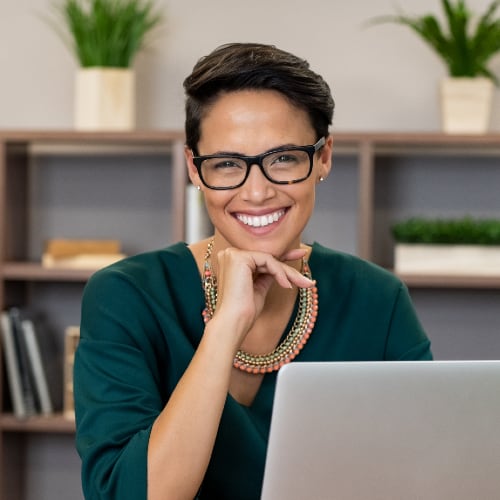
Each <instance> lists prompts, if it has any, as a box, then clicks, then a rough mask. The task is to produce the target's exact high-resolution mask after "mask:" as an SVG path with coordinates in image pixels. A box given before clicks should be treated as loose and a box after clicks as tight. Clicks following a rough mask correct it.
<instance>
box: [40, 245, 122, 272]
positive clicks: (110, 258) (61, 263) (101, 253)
mask: <svg viewBox="0 0 500 500" xmlns="http://www.w3.org/2000/svg"><path fill="white" fill-rule="evenodd" d="M124 257H125V254H124V253H122V251H121V243H120V242H119V241H118V240H75V239H64V238H61V239H59V238H56V239H52V240H49V241H48V242H47V243H46V246H45V250H44V253H43V255H42V265H43V266H44V267H48V268H70V269H99V268H101V267H104V266H107V265H109V264H112V263H113V262H116V261H117V260H120V259H123V258H124Z"/></svg>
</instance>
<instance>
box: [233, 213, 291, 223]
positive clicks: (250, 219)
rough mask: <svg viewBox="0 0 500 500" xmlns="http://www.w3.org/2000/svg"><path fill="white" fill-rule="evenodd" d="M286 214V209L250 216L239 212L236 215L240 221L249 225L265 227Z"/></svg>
mask: <svg viewBox="0 0 500 500" xmlns="http://www.w3.org/2000/svg"><path fill="white" fill-rule="evenodd" d="M284 214H285V211H284V210H278V211H277V212H274V213H272V214H268V215H260V216H259V215H254V216H248V215H244V214H238V215H237V216H236V217H237V219H238V220H239V221H241V222H243V224H245V225H247V226H252V227H264V226H267V225H269V224H272V223H273V222H277V221H278V220H280V219H281V217H283V215H284Z"/></svg>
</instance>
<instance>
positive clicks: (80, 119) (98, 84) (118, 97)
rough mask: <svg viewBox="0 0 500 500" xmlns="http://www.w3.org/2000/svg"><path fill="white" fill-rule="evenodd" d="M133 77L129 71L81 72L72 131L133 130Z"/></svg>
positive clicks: (77, 82) (77, 84)
mask: <svg viewBox="0 0 500 500" xmlns="http://www.w3.org/2000/svg"><path fill="white" fill-rule="evenodd" d="M134 127H135V74H134V71H133V70H132V69H129V68H80V69H79V70H78V72H77V74H76V85H75V128H76V129H78V130H132V129H133V128H134Z"/></svg>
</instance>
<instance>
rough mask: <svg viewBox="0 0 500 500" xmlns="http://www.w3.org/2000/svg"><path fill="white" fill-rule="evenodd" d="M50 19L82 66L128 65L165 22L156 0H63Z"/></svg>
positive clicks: (125, 66)
mask: <svg viewBox="0 0 500 500" xmlns="http://www.w3.org/2000/svg"><path fill="white" fill-rule="evenodd" d="M54 8H55V10H56V15H55V16H54V17H53V18H51V19H47V21H48V22H49V24H50V25H51V26H52V27H53V28H54V30H55V31H56V32H57V33H58V34H59V35H60V36H61V38H62V39H63V40H64V42H65V43H66V44H67V45H68V46H69V47H70V49H71V51H72V52H73V53H74V55H75V57H76V59H77V60H78V63H79V64H80V66H81V67H83V68H88V67H111V68H129V67H130V66H131V65H132V63H133V60H134V57H135V56H136V55H137V53H138V52H139V51H140V50H142V49H143V48H145V46H146V42H147V40H148V37H149V36H150V34H151V31H152V30H153V28H156V27H157V26H159V25H160V24H161V23H162V22H163V14H162V13H161V12H159V11H156V10H155V9H154V5H153V0H60V1H59V3H56V4H54Z"/></svg>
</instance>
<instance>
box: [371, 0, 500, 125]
mask: <svg viewBox="0 0 500 500" xmlns="http://www.w3.org/2000/svg"><path fill="white" fill-rule="evenodd" d="M499 4H500V1H499V0H494V1H493V2H492V3H491V4H490V5H489V6H488V8H487V9H486V11H485V12H484V14H482V15H481V16H476V15H475V14H474V13H473V12H472V11H471V10H470V9H469V7H468V6H467V4H466V1H465V0H455V1H453V0H441V5H442V8H443V11H444V15H445V19H446V24H445V23H441V22H440V20H439V19H438V18H437V17H436V16H434V15H433V14H424V15H422V16H408V15H406V14H399V15H394V16H384V17H380V18H377V19H375V20H374V22H375V23H379V22H395V23H398V24H402V25H404V26H407V27H409V28H410V29H411V30H412V31H414V32H415V33H416V34H417V35H418V36H419V37H420V38H421V39H422V40H423V41H424V42H426V43H427V44H428V45H429V46H430V47H431V48H432V49H433V50H434V51H435V52H436V54H437V55H438V56H439V57H440V58H441V59H442V61H443V62H444V63H445V65H446V67H447V70H448V75H449V76H448V77H447V78H445V79H443V81H442V82H441V103H442V122H443V129H444V131H445V132H448V133H483V132H485V131H487V129H488V126H489V121H490V110H491V102H492V96H493V87H494V84H497V85H498V83H499V81H498V78H497V77H496V76H495V75H494V74H493V73H492V72H491V70H490V69H489V68H488V64H489V63H490V61H491V59H492V58H493V56H495V55H496V54H497V53H498V52H500V18H499V17H498V16H496V11H497V8H498V6H499Z"/></svg>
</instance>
